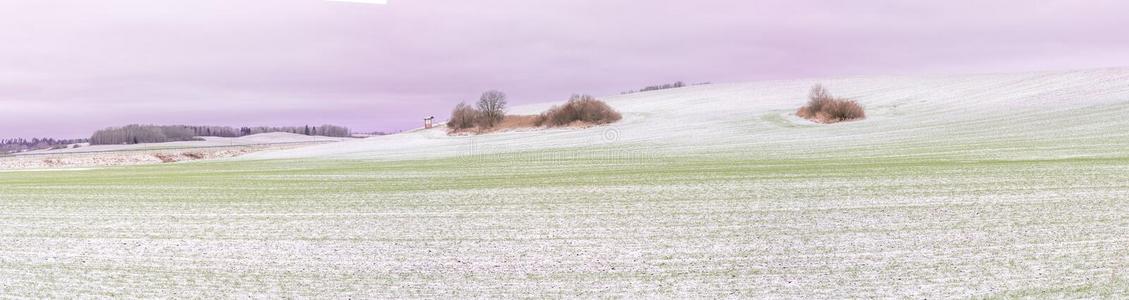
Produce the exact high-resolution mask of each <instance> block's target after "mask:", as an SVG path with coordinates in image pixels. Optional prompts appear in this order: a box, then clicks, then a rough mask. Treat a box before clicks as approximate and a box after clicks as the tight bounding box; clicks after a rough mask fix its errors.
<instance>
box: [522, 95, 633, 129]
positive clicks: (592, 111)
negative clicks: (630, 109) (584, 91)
mask: <svg viewBox="0 0 1129 300" xmlns="http://www.w3.org/2000/svg"><path fill="white" fill-rule="evenodd" d="M622 118H623V116H622V115H620V114H619V112H616V111H615V110H614V109H612V108H611V106H608V104H607V103H604V101H600V100H598V99H596V98H595V97H592V96H589V95H572V97H571V98H569V99H568V102H566V103H565V104H564V105H561V106H553V107H552V108H549V110H548V111H545V112H543V113H541V115H540V116H538V118H537V121H536V123H535V124H536V125H537V126H549V127H556V126H568V125H570V124H573V123H576V122H581V123H585V124H592V125H600V124H608V123H612V122H615V121H619V120H620V119H622Z"/></svg>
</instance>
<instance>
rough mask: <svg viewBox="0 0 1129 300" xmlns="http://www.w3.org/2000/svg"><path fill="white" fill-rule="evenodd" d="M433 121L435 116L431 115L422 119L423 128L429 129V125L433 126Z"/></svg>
mask: <svg viewBox="0 0 1129 300" xmlns="http://www.w3.org/2000/svg"><path fill="white" fill-rule="evenodd" d="M433 121H435V116H431V117H429V118H426V119H423V128H424V129H431V127H432V126H434V124H432V123H433Z"/></svg>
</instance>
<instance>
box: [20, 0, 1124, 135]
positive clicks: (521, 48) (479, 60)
mask: <svg viewBox="0 0 1129 300" xmlns="http://www.w3.org/2000/svg"><path fill="white" fill-rule="evenodd" d="M389 2H390V3H389V4H388V5H371V4H356V3H343V2H328V1H319V0H270V1H250V0H135V1H122V0H75V1H52V0H14V1H13V0H5V1H3V2H0V45H2V46H0V111H2V112H3V113H2V114H0V137H32V136H53V137H85V136H88V135H89V133H90V132H92V131H93V130H95V129H99V128H103V127H108V126H117V125H124V124H130V123H153V124H201V125H302V124H321V123H332V124H339V125H345V126H349V127H351V128H353V129H354V130H355V131H370V130H399V129H408V128H412V127H417V126H419V125H420V119H421V118H423V117H425V116H427V115H437V116H440V118H443V117H445V116H446V115H447V113H448V112H449V110H450V108H451V107H452V106H454V105H455V104H456V103H458V102H459V101H471V100H473V99H475V98H477V96H478V94H479V93H481V92H482V91H483V90H487V89H492V88H496V89H501V90H504V91H506V92H507V93H508V94H509V95H510V98H511V103H514V104H521V103H533V102H544V101H561V100H564V99H566V98H567V96H568V95H569V94H572V93H591V94H595V95H608V94H616V93H618V92H620V91H623V90H628V89H636V88H639V87H641V86H645V85H649V84H656V83H664V82H672V81H675V80H683V81H687V82H699V81H712V82H734V81H753V80H762V79H787V78H804V77H822V76H847V75H871V74H874V75H893V74H939V73H967V72H1010V71H1027V70H1056V69H1080V68H1095V67H1119V66H1129V34H1126V33H1125V28H1129V18H1127V17H1125V16H1124V14H1125V12H1127V11H1129V1H1057V0H1055V1H1051V0H1044V1H1038V0H1036V1H1030V0H1028V1H1019V0H1016V1H783V0H782V1H738V0H733V1H716V0H704V1H702V0H694V1H691V0H683V1H662V0H646V1H643V0H639V1H624V0H592V1H583V0H536V1H534V0H507V1H494V0H491V1H474V0H449V1H431V0H390V1H389ZM829 3H830V4H829Z"/></svg>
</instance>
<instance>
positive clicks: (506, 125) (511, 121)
mask: <svg viewBox="0 0 1129 300" xmlns="http://www.w3.org/2000/svg"><path fill="white" fill-rule="evenodd" d="M537 119H538V116H524V115H508V116H505V117H503V118H502V121H500V122H498V123H497V124H495V125H494V126H491V127H483V126H473V127H469V128H448V129H447V131H448V133H449V134H455V135H462V134H483V133H491V132H501V131H510V130H515V129H522V128H536V127H539V126H538V125H537Z"/></svg>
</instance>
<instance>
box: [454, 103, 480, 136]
mask: <svg viewBox="0 0 1129 300" xmlns="http://www.w3.org/2000/svg"><path fill="white" fill-rule="evenodd" d="M478 117H479V113H478V110H477V109H474V107H471V106H470V105H467V104H466V103H465V102H464V103H459V105H456V106H455V110H453V111H451V118H450V119H448V120H447V128H448V129H451V130H459V129H467V128H472V127H474V125H475V123H477V122H478Z"/></svg>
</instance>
